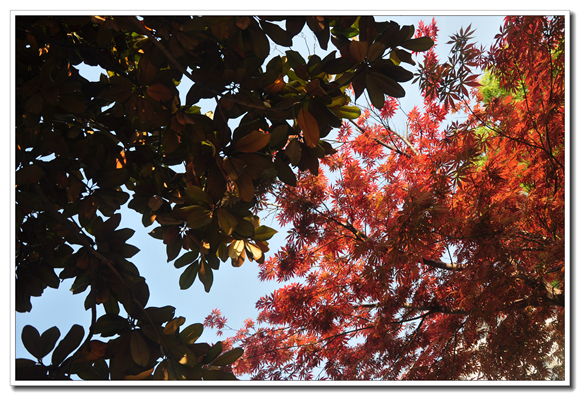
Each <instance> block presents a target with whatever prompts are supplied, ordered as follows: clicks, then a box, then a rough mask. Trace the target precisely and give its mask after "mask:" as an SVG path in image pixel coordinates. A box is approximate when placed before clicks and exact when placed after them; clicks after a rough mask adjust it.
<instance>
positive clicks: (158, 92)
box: [147, 84, 173, 102]
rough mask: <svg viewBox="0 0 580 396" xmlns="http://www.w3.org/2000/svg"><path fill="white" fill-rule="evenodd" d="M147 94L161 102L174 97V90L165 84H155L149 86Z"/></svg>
mask: <svg viewBox="0 0 580 396" xmlns="http://www.w3.org/2000/svg"><path fill="white" fill-rule="evenodd" d="M147 94H148V95H149V96H150V97H152V98H153V99H155V100H157V101H159V102H165V101H168V100H171V99H173V92H171V89H169V88H167V87H166V86H165V85H163V84H153V85H151V86H150V87H147Z"/></svg>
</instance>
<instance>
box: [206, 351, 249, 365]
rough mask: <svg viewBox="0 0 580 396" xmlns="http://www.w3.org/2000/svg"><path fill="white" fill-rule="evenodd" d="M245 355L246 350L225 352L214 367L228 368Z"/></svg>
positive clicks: (213, 363)
mask: <svg viewBox="0 0 580 396" xmlns="http://www.w3.org/2000/svg"><path fill="white" fill-rule="evenodd" d="M243 354H244V350H243V349H242V348H234V349H232V350H230V351H227V352H224V353H223V354H222V355H220V356H219V357H218V358H217V359H216V360H214V361H213V362H212V365H213V366H227V365H228V364H232V363H233V362H235V361H236V360H238V358H239V357H240V356H242V355H243Z"/></svg>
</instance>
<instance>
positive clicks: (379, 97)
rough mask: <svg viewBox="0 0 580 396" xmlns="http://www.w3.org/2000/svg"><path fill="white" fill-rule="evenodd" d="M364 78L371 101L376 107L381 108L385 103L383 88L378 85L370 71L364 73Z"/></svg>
mask: <svg viewBox="0 0 580 396" xmlns="http://www.w3.org/2000/svg"><path fill="white" fill-rule="evenodd" d="M366 78H367V83H366V85H367V93H368V95H369V98H370V100H371V103H372V104H373V106H374V107H375V108H376V109H382V108H383V106H384V104H385V94H384V93H383V90H382V89H381V88H380V87H379V84H377V82H376V81H375V78H374V77H373V76H372V75H371V73H366Z"/></svg>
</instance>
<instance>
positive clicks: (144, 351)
mask: <svg viewBox="0 0 580 396" xmlns="http://www.w3.org/2000/svg"><path fill="white" fill-rule="evenodd" d="M129 345H130V349H131V357H132V358H133V361H134V362H135V364H137V365H138V366H141V367H145V366H146V365H147V363H148V362H149V357H150V352H149V347H148V346H147V343H146V342H145V339H143V337H142V336H141V334H139V331H138V330H136V331H132V332H131V340H130V344H129Z"/></svg>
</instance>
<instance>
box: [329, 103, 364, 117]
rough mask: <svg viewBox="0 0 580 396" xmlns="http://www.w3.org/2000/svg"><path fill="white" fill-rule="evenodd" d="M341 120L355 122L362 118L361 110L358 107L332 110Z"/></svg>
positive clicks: (342, 107) (334, 108)
mask: <svg viewBox="0 0 580 396" xmlns="http://www.w3.org/2000/svg"><path fill="white" fill-rule="evenodd" d="M330 111H332V112H333V113H334V114H336V115H337V116H338V117H339V118H346V119H347V120H354V119H357V118H358V117H360V114H361V112H360V108H358V107H356V106H341V107H333V108H331V109H330Z"/></svg>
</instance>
